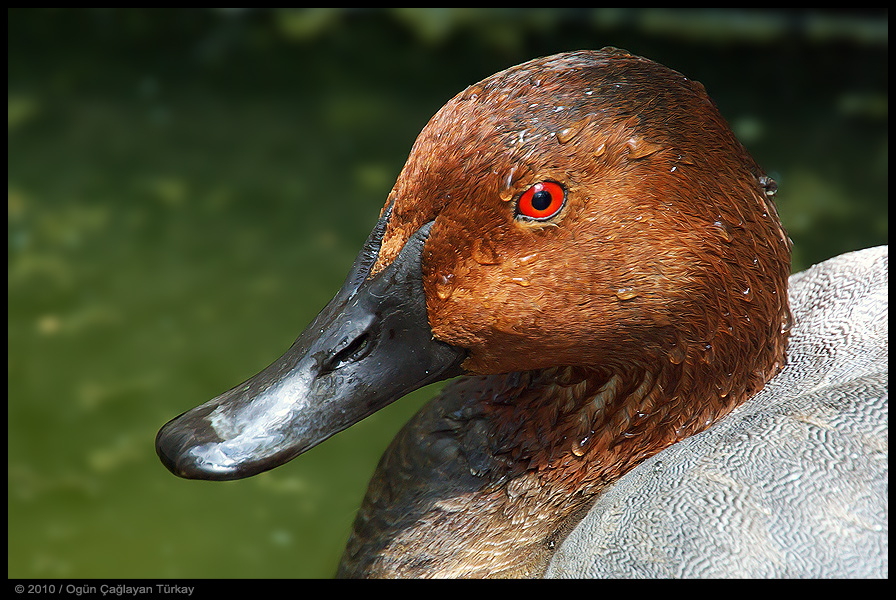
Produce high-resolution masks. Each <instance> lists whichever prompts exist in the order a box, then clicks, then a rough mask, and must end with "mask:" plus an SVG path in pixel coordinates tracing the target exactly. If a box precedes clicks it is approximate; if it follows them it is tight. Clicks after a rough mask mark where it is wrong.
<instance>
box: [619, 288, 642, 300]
mask: <svg viewBox="0 0 896 600" xmlns="http://www.w3.org/2000/svg"><path fill="white" fill-rule="evenodd" d="M637 295H638V292H636V291H635V289H634V288H619V289H618V290H616V297H617V298H618V299H620V300H631V299H632V298H635V297H636V296H637Z"/></svg>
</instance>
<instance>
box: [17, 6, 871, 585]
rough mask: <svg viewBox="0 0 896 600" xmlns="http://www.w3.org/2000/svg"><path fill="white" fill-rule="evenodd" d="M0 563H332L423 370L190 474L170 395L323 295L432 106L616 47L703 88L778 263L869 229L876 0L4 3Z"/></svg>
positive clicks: (114, 569)
mask: <svg viewBox="0 0 896 600" xmlns="http://www.w3.org/2000/svg"><path fill="white" fill-rule="evenodd" d="M8 28H9V29H8V33H9V41H8V44H9V54H8V67H9V71H8V96H7V107H8V135H7V144H8V168H9V171H8V180H7V202H8V238H7V239H8V326H9V333H8V350H9V359H8V383H7V385H8V392H9V403H8V409H7V410H8V425H7V427H8V474H7V477H8V484H7V485H8V488H7V493H8V527H9V533H8V535H9V537H8V561H9V562H8V576H9V577H40V578H45V577H50V578H51V577H97V578H108V577H296V576H297V577H329V576H331V575H332V574H333V572H334V570H335V566H336V563H337V561H338V558H339V556H340V554H341V551H342V547H343V544H344V543H345V539H346V537H347V535H348V530H349V527H350V524H351V521H352V519H353V516H354V512H355V510H356V508H357V506H358V504H359V503H360V500H361V497H362V495H363V493H364V489H365V486H366V482H367V479H368V478H369V476H370V474H371V472H372V470H373V468H374V466H375V464H376V461H377V459H378V457H379V455H380V453H381V452H382V450H383V449H384V447H385V446H386V444H387V443H388V441H389V440H390V439H391V437H392V436H393V435H394V433H395V432H396V430H397V429H398V427H399V426H400V425H401V423H403V422H404V421H405V420H407V419H408V418H409V416H410V415H411V414H412V413H413V412H414V410H416V408H417V407H418V406H419V405H420V404H421V403H422V402H423V401H424V400H425V399H426V398H427V397H429V396H430V395H431V394H432V391H433V390H432V389H427V390H422V391H420V392H418V393H416V394H414V395H412V396H411V397H408V398H405V399H403V400H402V401H400V402H398V403H396V404H394V405H392V406H391V407H389V408H388V409H386V410H384V411H383V412H381V413H379V414H376V415H374V416H373V417H370V418H369V419H367V420H366V421H364V422H362V423H361V424H359V425H357V426H356V427H354V428H352V429H350V430H348V431H346V432H344V433H342V434H340V435H338V436H336V437H335V438H333V439H331V440H330V441H328V442H326V443H325V444H323V445H322V446H319V447H318V448H316V449H314V450H312V451H311V452H309V453H308V454H307V455H305V456H303V457H301V458H300V459H297V460H295V461H293V462H291V463H289V464H288V465H286V466H284V467H281V468H279V469H277V470H275V471H273V472H270V473H265V474H263V475H261V476H258V477H255V478H251V479H248V480H244V481H239V482H231V483H208V482H195V481H184V480H180V479H177V478H175V477H173V476H172V475H170V474H169V473H168V472H167V471H166V470H165V469H164V468H163V467H162V465H161V464H160V463H159V461H158V460H157V458H156V456H155V452H154V449H153V439H154V436H155V433H156V430H157V429H158V428H159V426H161V425H162V424H163V423H164V422H165V421H167V420H168V419H169V418H171V417H173V416H174V415H176V414H178V413H180V412H182V411H183V410H186V409H188V408H191V407H193V406H195V405H197V404H199V403H201V402H204V401H205V400H207V399H209V398H211V397H212V396H214V395H216V394H218V393H220V392H221V391H224V390H225V389H227V388H229V387H232V386H233V385H235V384H237V383H239V382H240V381H242V380H243V379H245V378H247V377H248V376H250V375H252V374H254V373H255V372H256V371H258V370H260V369H261V368H263V367H264V366H266V365H267V364H268V363H269V362H270V361H272V360H273V359H274V358H276V357H277V356H278V355H279V354H280V353H281V352H282V351H283V350H285V348H286V347H288V346H289V344H290V343H291V342H292V340H293V339H294V338H295V336H296V335H297V334H298V333H299V331H301V329H302V328H303V327H304V325H305V324H307V323H308V322H309V321H310V319H311V318H312V317H313V316H314V315H315V314H316V312H317V311H318V310H319V309H320V308H321V307H322V306H323V305H324V304H325V303H326V301H327V300H328V299H329V298H330V297H331V296H332V294H333V293H334V292H335V291H336V289H337V288H338V287H339V285H340V284H341V282H342V279H343V277H344V275H345V273H346V271H347V268H348V266H349V264H350V263H351V262H352V260H353V259H354V257H355V255H356V253H357V251H358V250H359V248H360V246H361V243H362V242H363V240H364V239H365V237H366V235H367V233H368V231H369V230H370V228H371V226H372V225H373V223H374V221H375V219H376V215H377V212H378V210H379V209H380V207H381V205H382V203H383V202H384V199H385V196H386V194H387V193H388V191H389V189H390V188H391V185H392V183H393V181H394V180H395V177H396V175H397V174H398V172H399V170H400V168H401V166H402V164H403V162H404V160H405V158H406V156H407V153H408V150H409V149H410V147H411V144H412V143H413V141H414V138H415V136H416V134H417V133H418V132H419V130H420V129H421V127H422V126H423V125H424V124H425V123H426V121H427V120H428V119H429V117H430V116H431V115H432V114H433V113H434V112H435V111H436V110H437V109H438V108H439V107H440V106H441V105H442V104H443V103H444V102H445V101H446V100H448V99H449V98H450V97H451V96H453V95H454V94H455V93H457V92H458V91H460V90H461V89H463V88H464V87H465V86H467V85H468V84H470V83H473V82H475V81H478V80H479V79H481V78H483V77H486V76H488V75H490V74H492V73H493V72H495V71H498V70H500V69H503V68H505V67H508V66H510V65H513V64H516V63H519V62H522V61H524V60H527V59H529V58H533V57H535V56H541V55H545V54H551V53H554V52H558V51H562V50H570V49H578V48H600V47H603V46H605V45H614V46H619V47H622V48H626V49H628V50H630V51H632V52H635V53H637V54H642V55H645V56H648V57H650V58H653V59H655V60H657V61H659V62H662V63H664V64H666V65H669V66H671V67H673V68H675V69H676V70H679V71H681V72H683V73H684V74H685V75H687V76H688V77H691V78H694V79H697V80H700V81H702V82H703V83H704V85H705V86H706V88H707V90H708V91H709V93H710V95H711V96H713V98H715V100H716V101H717V103H718V104H719V106H720V107H721V110H722V112H723V114H725V116H726V117H727V118H728V119H729V121H730V122H731V124H732V126H733V127H734V129H735V131H736V132H737V134H738V135H739V137H740V138H741V140H742V141H743V142H744V143H745V145H746V146H747V147H748V148H749V149H750V150H751V152H752V153H753V154H754V156H755V157H756V158H757V160H758V161H759V162H760V163H761V164H762V165H763V166H764V167H765V168H766V169H767V170H768V171H769V172H770V173H771V174H772V175H773V176H774V177H775V179H776V180H777V181H778V184H779V194H778V202H779V208H780V212H781V215H782V218H783V220H784V222H785V225H786V226H787V228H788V230H789V232H790V234H791V237H792V238H793V240H794V244H795V251H794V270H795V271H796V270H800V269H803V268H805V267H807V266H808V265H810V264H812V263H814V262H818V261H821V260H823V259H826V258H828V257H830V256H834V255H836V254H839V253H842V252H845V251H848V250H853V249H857V248H862V247H868V246H873V245H877V244H885V243H887V242H888V209H887V185H888V176H887V167H888V158H887V154H888V135H887V127H888V75H887V71H888V60H887V56H888V13H887V11H871V12H861V11H842V12H830V11H828V12H809V11H792V12H783V11H763V10H754V11H745V12H733V11H718V10H707V9H703V10H692V11H670V10H658V9H653V10H649V9H643V10H639V9H624V10H607V9H588V10H586V9H578V10H571V9H559V10H548V9H528V10H523V9H479V10H473V9H426V10H424V9H395V10H388V11H385V10H344V9H304V10H229V11H228V10H186V9H184V10H136V9H131V10H124V9H114V10H113V9H103V10H99V9H95V10H76V9H71V10H9V12H8Z"/></svg>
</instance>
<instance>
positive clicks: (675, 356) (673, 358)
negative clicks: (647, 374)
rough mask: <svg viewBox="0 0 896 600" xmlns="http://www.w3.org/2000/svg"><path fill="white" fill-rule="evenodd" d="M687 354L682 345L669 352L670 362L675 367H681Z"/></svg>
mask: <svg viewBox="0 0 896 600" xmlns="http://www.w3.org/2000/svg"><path fill="white" fill-rule="evenodd" d="M684 359H685V352H684V348H682V347H681V346H680V345H679V346H675V347H674V348H672V349H671V350H669V362H670V363H672V364H673V365H680V364H681V363H683V362H684Z"/></svg>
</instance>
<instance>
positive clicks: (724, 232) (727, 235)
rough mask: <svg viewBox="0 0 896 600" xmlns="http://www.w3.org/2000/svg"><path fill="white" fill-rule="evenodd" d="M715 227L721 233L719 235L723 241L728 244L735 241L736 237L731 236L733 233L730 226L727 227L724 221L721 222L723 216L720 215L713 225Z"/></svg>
mask: <svg viewBox="0 0 896 600" xmlns="http://www.w3.org/2000/svg"><path fill="white" fill-rule="evenodd" d="M713 225H715V226H716V228H717V229H718V231H719V235H721V236H722V239H723V240H725V241H726V242H730V241H731V240H733V239H734V236H733V235H731V232H730V231H729V230H728V226H727V225H725V223H723V222H722V220H721V215H720V216H719V218H718V219H717V220H716V221H715V222H714V223H713Z"/></svg>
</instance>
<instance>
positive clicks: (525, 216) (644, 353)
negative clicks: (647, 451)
mask: <svg viewBox="0 0 896 600" xmlns="http://www.w3.org/2000/svg"><path fill="white" fill-rule="evenodd" d="M535 186H544V188H543V189H542V188H541V187H535ZM773 193H774V183H773V182H771V181H770V180H769V179H768V178H766V177H765V176H764V174H763V172H762V171H761V169H760V168H759V167H758V166H757V165H756V163H755V162H754V161H753V160H752V158H751V157H750V156H749V154H748V153H747V152H746V151H745V150H744V148H743V147H742V146H741V144H740V143H739V142H738V141H737V139H736V138H735V136H734V135H733V133H732V132H731V130H730V128H729V127H728V125H727V123H726V122H725V120H724V119H723V118H722V116H721V115H720V114H719V111H718V109H717V108H716V106H715V104H714V103H713V102H712V101H711V100H710V99H709V97H708V96H707V94H706V92H705V90H704V89H703V86H702V85H701V84H699V83H697V82H695V81H691V80H689V79H687V78H686V77H684V76H682V75H681V74H679V73H677V72H675V71H672V70H671V69H668V68H666V67H664V66H662V65H659V64H657V63H654V62H651V61H649V60H646V59H643V58H640V57H637V56H633V55H630V54H627V53H625V52H622V51H619V50H615V49H605V50H602V51H599V52H590V51H583V52H574V53H569V54H562V55H558V56H553V57H549V58H545V59H538V60H533V61H530V62H527V63H525V64H522V65H520V66H517V67H514V68H511V69H508V70H506V71H503V72H501V73H498V74H496V75H494V76H492V77H489V78H488V79H486V80H484V81H482V82H480V83H478V84H475V85H473V86H470V87H469V88H467V89H466V90H465V91H464V92H462V93H460V94H458V95H457V96H456V97H455V98H453V99H452V100H451V101H449V102H448V103H447V104H446V105H445V106H444V107H443V108H442V109H441V110H440V111H439V112H438V113H437V114H436V115H435V116H434V117H433V118H432V120H431V121H430V122H429V124H427V126H426V127H425V128H424V129H423V131H422V133H421V134H420V136H419V138H418V139H417V141H416V143H415V144H414V147H413V149H412V150H411V154H410V157H409V158H408V161H407V164H406V165H405V167H404V169H403V171H402V173H401V175H400V177H399V179H398V181H397V183H396V184H395V187H394V188H393V190H392V193H391V194H390V196H389V202H394V209H393V211H394V212H393V215H392V218H391V220H390V224H389V228H388V230H387V232H386V235H385V237H384V240H383V244H382V249H381V252H380V256H379V260H378V263H377V267H375V270H378V269H380V268H382V266H384V265H386V264H389V262H391V260H393V259H394V257H395V256H396V254H397V253H398V251H399V250H400V249H401V247H402V246H403V244H404V242H405V241H406V240H407V238H408V236H410V234H411V233H412V232H414V231H416V229H417V228H419V227H420V226H421V225H422V224H424V223H427V222H429V221H432V220H435V224H434V226H433V228H432V231H431V233H430V236H429V239H428V240H427V243H426V246H425V250H424V255H423V277H424V286H425V290H426V295H427V307H428V311H429V320H430V324H431V326H432V331H433V334H434V335H435V337H436V338H437V339H440V340H442V341H445V342H448V343H450V344H454V345H457V346H462V347H464V348H467V349H469V358H468V359H467V361H466V363H465V364H464V366H465V368H466V369H468V370H469V371H472V372H479V373H499V372H509V371H520V370H529V369H537V368H544V367H551V366H557V365H571V366H575V365H583V366H587V365H602V366H612V365H614V364H616V363H622V362H624V363H629V364H630V363H632V362H633V361H634V362H636V363H645V364H646V363H654V364H655V363H656V361H666V362H671V363H673V364H679V363H682V362H685V361H688V362H690V363H691V364H692V365H694V366H696V365H698V364H704V365H712V369H713V370H715V371H716V372H717V373H721V374H722V376H723V379H731V378H732V377H733V378H734V379H740V380H741V381H739V382H735V381H732V382H730V383H716V386H717V387H719V389H720V391H722V392H725V394H727V391H726V390H724V389H722V388H724V387H725V386H729V385H730V386H735V387H741V388H742V387H743V384H745V383H747V381H746V380H747V379H750V378H752V377H754V375H749V374H750V373H751V372H752V371H755V370H760V371H768V370H769V369H772V368H774V363H775V362H776V361H779V360H780V359H781V357H782V356H783V354H782V353H783V343H784V338H785V337H786V336H784V335H782V332H781V331H782V326H786V323H787V322H788V319H789V317H788V308H787V294H786V289H787V277H788V275H789V263H790V242H789V240H788V238H787V236H786V234H785V232H784V230H783V229H782V228H781V225H780V222H779V220H778V216H777V212H776V210H775V207H774V204H773V201H772V199H771V198H770V196H771V195H772V194H773ZM737 372H740V373H741V374H742V376H738V375H737ZM748 375H749V377H748ZM692 376H697V375H692ZM767 377H768V373H767V372H766V373H765V374H764V375H763V382H764V381H765V379H767ZM760 385H761V384H760Z"/></svg>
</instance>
